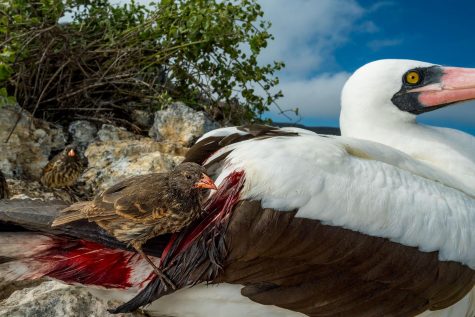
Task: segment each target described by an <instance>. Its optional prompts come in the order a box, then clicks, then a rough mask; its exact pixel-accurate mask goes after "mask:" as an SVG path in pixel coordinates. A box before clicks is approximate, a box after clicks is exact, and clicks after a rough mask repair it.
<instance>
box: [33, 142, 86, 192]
mask: <svg viewBox="0 0 475 317" xmlns="http://www.w3.org/2000/svg"><path fill="white" fill-rule="evenodd" d="M83 170H84V163H83V161H82V160H81V158H80V157H79V155H78V152H77V151H76V148H75V147H74V146H72V145H68V146H67V147H66V148H65V149H64V150H63V151H61V152H60V153H58V154H57V155H55V156H54V157H53V158H52V159H51V160H50V161H49V162H48V164H46V166H45V167H44V168H43V172H42V175H41V183H42V184H43V185H45V186H47V187H49V188H66V187H70V186H73V185H74V184H76V182H77V179H78V178H79V176H81V174H82V172H83Z"/></svg>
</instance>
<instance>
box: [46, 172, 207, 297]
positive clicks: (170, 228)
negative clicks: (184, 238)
mask: <svg viewBox="0 0 475 317" xmlns="http://www.w3.org/2000/svg"><path fill="white" fill-rule="evenodd" d="M205 171H206V170H205V168H204V167H202V166H200V165H198V164H196V163H182V164H180V165H178V166H177V167H176V168H175V169H174V170H172V171H171V172H169V173H153V174H147V175H139V176H134V177H130V178H128V179H126V180H124V181H122V182H119V183H117V184H115V185H114V186H112V187H110V188H109V189H107V190H105V191H104V192H103V193H101V194H99V195H97V196H96V197H95V198H94V200H93V201H88V202H79V203H76V204H73V205H71V206H70V207H68V208H66V209H64V210H63V213H62V214H61V215H59V216H58V217H57V218H56V219H55V220H54V221H53V223H52V226H60V225H64V224H66V223H70V222H73V221H77V220H80V219H88V220H89V221H93V222H95V223H97V224H98V225H99V226H100V227H102V228H103V229H105V230H106V231H107V232H108V233H110V234H111V235H113V236H114V237H115V238H116V239H117V240H119V241H122V242H125V243H128V244H129V245H130V246H132V247H133V248H134V249H135V250H136V251H137V252H138V253H139V254H140V255H141V256H142V257H143V258H144V259H146V260H147V261H148V262H149V263H150V265H152V267H153V268H154V270H155V272H156V274H157V275H158V276H159V277H160V279H162V281H163V282H164V283H166V284H168V285H169V286H171V287H172V288H175V285H174V284H173V282H172V281H170V279H169V278H168V277H167V276H166V275H165V274H164V273H163V272H162V271H161V270H160V269H159V268H157V267H156V266H155V264H154V263H153V262H152V261H151V260H150V259H149V258H148V257H147V256H146V255H145V253H144V252H143V251H142V245H143V244H144V243H145V242H147V240H149V239H151V238H153V237H156V236H158V235H161V234H165V233H174V232H178V231H180V230H181V229H183V228H184V227H186V226H187V225H189V224H190V223H191V222H192V221H193V220H195V219H197V218H198V217H200V216H201V215H202V213H203V208H202V204H203V202H204V200H205V197H206V194H207V190H205V189H216V185H215V184H214V182H213V180H212V179H211V178H210V177H209V176H207V175H206V174H205Z"/></svg>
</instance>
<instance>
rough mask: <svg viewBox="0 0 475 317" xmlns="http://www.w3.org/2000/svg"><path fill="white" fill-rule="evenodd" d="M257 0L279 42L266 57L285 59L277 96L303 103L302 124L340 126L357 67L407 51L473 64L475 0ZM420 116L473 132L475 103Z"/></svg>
mask: <svg viewBox="0 0 475 317" xmlns="http://www.w3.org/2000/svg"><path fill="white" fill-rule="evenodd" d="M259 2H260V3H262V5H263V7H264V11H265V12H266V17H267V19H269V20H270V21H271V22H272V23H273V24H274V25H273V29H271V31H272V32H273V33H274V34H275V37H276V42H278V43H277V44H275V43H273V44H271V46H270V50H271V51H272V52H271V53H267V54H269V55H270V56H264V59H265V60H266V61H268V60H269V59H272V58H274V59H282V60H284V62H286V64H287V69H286V70H285V71H284V72H282V73H281V74H280V77H281V79H282V85H281V87H280V88H281V89H282V90H283V92H284V95H286V97H285V98H284V99H282V100H281V101H280V102H279V103H280V105H281V106H282V107H284V108H285V107H294V106H298V107H299V108H300V110H301V114H302V120H301V122H300V123H303V124H307V125H331V126H337V125H338V113H339V95H340V90H341V87H342V86H343V84H344V82H345V80H346V78H347V77H348V76H349V75H350V74H351V73H352V72H353V71H355V70H356V69H357V68H358V67H360V66H362V65H364V64H366V63H368V62H370V61H373V60H377V59H383V58H407V59H415V60H421V61H427V62H433V63H437V64H442V65H450V66H462V67H475V34H474V30H475V19H474V18H473V12H475V2H473V1H468V0H466V1H457V2H456V3H457V5H453V4H449V2H447V1H370V0H294V1H285V0H260V1H259ZM302 52H306V53H302ZM265 54H266V53H265ZM302 64H303V65H302ZM270 117H271V118H273V119H274V120H275V121H286V120H285V118H283V117H282V116H277V115H275V114H271V115H270ZM419 121H420V122H424V123H427V124H432V125H438V126H448V127H454V128H458V129H462V130H465V131H467V132H471V133H475V103H473V102H472V103H466V104H462V105H457V106H452V107H447V108H445V109H441V110H438V111H435V112H432V113H428V114H424V115H422V116H420V118H419Z"/></svg>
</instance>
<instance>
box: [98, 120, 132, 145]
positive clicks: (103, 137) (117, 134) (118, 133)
mask: <svg viewBox="0 0 475 317" xmlns="http://www.w3.org/2000/svg"><path fill="white" fill-rule="evenodd" d="M97 138H98V139H99V141H102V142H105V141H118V140H124V139H125V140H126V139H138V138H139V136H138V135H136V134H133V133H132V132H129V131H127V130H126V129H125V128H121V127H116V126H114V125H112V124H103V125H102V127H101V129H100V130H99V132H97Z"/></svg>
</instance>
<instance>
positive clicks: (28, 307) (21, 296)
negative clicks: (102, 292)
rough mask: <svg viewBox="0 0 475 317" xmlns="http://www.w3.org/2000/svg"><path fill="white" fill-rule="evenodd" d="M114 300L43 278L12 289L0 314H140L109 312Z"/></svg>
mask: <svg viewBox="0 0 475 317" xmlns="http://www.w3.org/2000/svg"><path fill="white" fill-rule="evenodd" d="M118 304H120V303H119V302H113V301H106V300H103V299H99V298H97V297H95V296H93V295H92V294H91V293H89V292H88V290H87V289H86V288H80V287H75V286H68V285H65V284H62V283H59V282H55V281H47V282H44V283H42V284H41V285H39V286H36V287H32V288H24V289H22V290H17V291H15V292H13V294H12V295H11V296H10V297H8V298H7V299H5V300H3V301H2V302H0V316H9V317H17V316H18V317H24V316H34V317H63V316H84V317H89V316H91V317H92V316H96V317H99V316H101V317H102V316H104V317H105V316H111V317H112V316H122V317H126V316H127V317H133V316H143V315H142V314H140V313H131V314H118V315H112V314H110V313H109V312H108V311H107V309H110V308H114V307H116V306H117V305H118Z"/></svg>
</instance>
